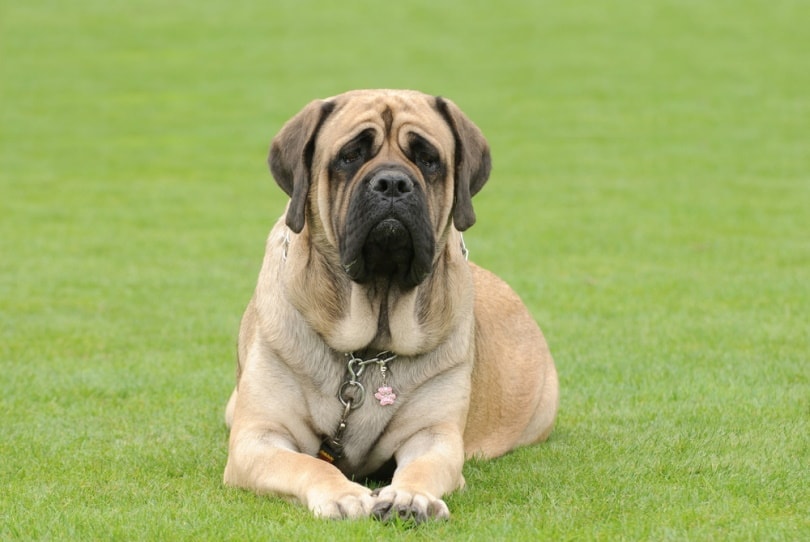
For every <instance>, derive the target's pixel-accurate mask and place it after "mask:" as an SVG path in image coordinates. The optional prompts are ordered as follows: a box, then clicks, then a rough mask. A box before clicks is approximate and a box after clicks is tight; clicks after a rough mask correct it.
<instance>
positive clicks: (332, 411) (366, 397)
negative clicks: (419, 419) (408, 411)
mask: <svg viewBox="0 0 810 542" xmlns="http://www.w3.org/2000/svg"><path fill="white" fill-rule="evenodd" d="M383 367H384V368H383ZM383 367H380V366H377V365H375V366H369V367H368V368H367V369H366V370H364V371H362V374H360V375H354V376H353V375H352V374H351V372H348V375H347V376H346V377H344V378H343V380H342V381H341V382H340V385H339V387H338V388H337V390H336V391H335V392H334V393H332V394H327V395H325V396H322V397H321V399H320V400H319V401H318V402H317V405H313V406H314V408H313V409H312V410H313V414H314V419H315V424H316V426H317V430H318V431H319V432H320V433H321V435H320V436H321V437H322V441H323V443H324V444H323V445H322V447H321V450H320V453H322V454H326V456H323V455H322V458H324V459H331V457H329V456H332V457H334V464H335V465H336V466H337V467H338V468H340V469H341V470H342V471H343V472H344V473H346V474H347V475H349V476H352V475H356V476H362V475H365V474H368V473H370V472H373V471H375V470H377V469H378V468H379V467H380V466H381V465H382V464H383V463H384V462H385V461H387V460H388V459H390V457H391V455H392V453H393V451H392V450H383V449H380V447H379V442H380V439H381V437H382V436H383V434H384V433H385V432H386V431H387V430H388V429H389V428H390V425H391V421H392V419H393V418H394V416H395V414H396V413H397V411H398V410H399V407H400V405H401V404H402V402H403V401H404V397H403V395H407V394H403V392H405V391H406V390H405V388H406V387H409V386H408V382H407V378H401V377H400V378H398V377H397V376H396V372H395V371H392V370H391V369H390V368H389V367H387V366H383ZM381 369H382V370H381ZM392 373H393V374H392Z"/></svg>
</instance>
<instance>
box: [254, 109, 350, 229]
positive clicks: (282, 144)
mask: <svg viewBox="0 0 810 542" xmlns="http://www.w3.org/2000/svg"><path fill="white" fill-rule="evenodd" d="M334 108H335V104H334V102H329V101H324V100H315V101H313V102H310V103H309V104H308V105H307V106H306V107H304V109H302V110H301V112H300V113H298V114H297V115H295V116H294V117H293V118H291V119H290V120H288V121H287V123H286V124H285V125H284V126H283V127H282V128H281V131H280V132H279V133H278V134H277V135H276V137H274V138H273V143H272V144H271V145H270V156H269V157H268V159H267V162H268V163H269V164H270V171H271V172H272V173H273V177H274V178H275V179H276V182H277V183H278V185H279V186H280V187H281V188H282V190H284V191H285V192H286V193H287V195H288V196H290V206H289V208H288V209H287V218H286V220H287V226H288V227H289V228H290V229H291V230H292V231H294V232H295V233H301V230H302V229H304V219H305V217H306V206H307V195H308V194H309V185H310V176H311V174H312V172H311V168H312V155H313V152H314V150H315V138H316V137H317V135H318V130H320V128H321V126H322V125H323V122H324V121H325V120H326V117H328V116H329V114H330V113H331V112H332V110H334Z"/></svg>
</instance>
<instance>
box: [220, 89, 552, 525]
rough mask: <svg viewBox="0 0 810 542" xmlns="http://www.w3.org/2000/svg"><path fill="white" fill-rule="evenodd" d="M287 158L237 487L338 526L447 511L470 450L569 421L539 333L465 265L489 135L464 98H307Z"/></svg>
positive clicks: (240, 412)
mask: <svg viewBox="0 0 810 542" xmlns="http://www.w3.org/2000/svg"><path fill="white" fill-rule="evenodd" d="M269 163H270V169H271V171H272V173H273V176H274V177H275V179H276V181H277V182H278V184H279V186H281V188H282V189H283V190H284V191H285V192H286V193H287V194H288V195H289V196H290V201H289V204H288V205H287V208H286V211H285V213H284V216H282V217H281V218H280V219H279V220H278V222H277V223H276V225H275V226H274V227H273V229H272V231H271V232H270V235H269V237H268V239H267V246H266V251H265V255H264V261H263V264H262V268H261V271H260V273H259V279H258V284H257V286H256V290H255V293H254V295H253V298H252V299H251V300H250V303H249V304H248V306H247V309H246V310H245V313H244V316H243V317H242V324H241V327H240V330H239V347H238V367H237V382H236V389H235V390H234V392H233V394H232V395H231V398H230V401H229V402H228V406H227V409H226V421H227V423H228V425H229V427H230V447H229V455H228V463H227V465H226V467H225V483H227V484H229V485H233V486H239V487H243V488H248V489H251V490H253V491H255V492H257V493H261V494H272V495H278V496H282V497H287V498H292V499H296V500H298V501H300V502H301V503H303V504H304V505H306V506H307V507H308V508H309V509H310V510H311V511H312V512H313V513H314V514H315V515H317V516H320V517H327V518H360V517H366V516H375V517H378V518H381V519H388V518H392V517H400V518H411V519H414V520H416V521H424V520H427V519H433V518H447V517H449V515H450V513H449V510H448V508H447V505H446V504H445V502H444V501H443V500H442V497H443V496H444V495H445V494H447V493H449V492H451V491H453V490H455V489H458V488H460V487H462V486H463V485H464V478H463V477H462V474H461V471H462V465H463V462H464V459H465V458H466V457H473V456H476V457H483V458H491V457H496V456H499V455H501V454H504V453H506V452H508V451H509V450H512V449H514V448H515V447H517V446H522V445H526V444H532V443H536V442H540V441H542V440H544V439H545V438H546V437H547V436H548V434H549V433H550V432H551V428H552V426H553V423H554V419H555V416H556V413H557V397H558V385H557V373H556V370H555V368H554V362H553V361H552V358H551V355H550V353H549V350H548V346H547V345H546V342H545V340H544V338H543V335H542V333H541V332H540V329H539V328H538V327H537V324H535V322H534V320H533V319H532V317H531V316H530V315H529V313H528V311H527V309H526V308H525V306H524V305H523V303H522V302H521V301H520V299H519V298H518V297H517V295H516V294H515V293H514V292H513V291H512V290H511V289H510V288H509V286H507V285H506V284H505V283H504V282H503V281H502V280H500V279H499V278H498V277H496V276H495V275H493V274H492V273H490V272H488V271H485V270H484V269H481V268H480V267H477V266H476V265H474V264H472V263H470V262H468V261H467V258H466V256H467V254H466V249H465V248H464V243H463V240H462V237H461V232H462V231H464V230H466V229H467V228H469V227H470V226H472V225H473V223H474V222H475V213H474V212H473V205H472V197H473V196H474V195H475V194H476V193H477V192H478V191H479V190H480V189H481V188H482V187H483V185H484V183H485V182H486V181H487V179H488V177H489V172H490V154H489V147H488V145H487V142H486V140H485V139H484V137H483V135H482V134H481V132H480V130H479V129H478V128H477V127H476V126H475V124H473V123H472V122H471V121H470V119H468V118H467V117H466V116H465V115H464V113H462V112H461V111H460V110H459V108H458V107H457V106H456V105H455V104H454V103H453V102H451V101H449V100H446V99H443V98H439V97H435V96H429V95H426V94H422V93H419V92H414V91H398V90H360V91H352V92H347V93H345V94H341V95H339V96H335V97H332V98H328V99H326V100H316V101H313V102H312V103H310V104H309V105H307V106H306V107H305V108H304V109H303V110H302V111H301V112H300V113H298V114H297V115H296V116H294V117H293V118H292V119H290V120H289V121H288V122H287V124H285V125H284V127H283V128H282V129H281V131H280V132H279V133H278V135H277V136H276V137H275V139H274V140H273V143H272V147H271V149H270V158H269ZM389 467H390V470H392V471H393V475H392V476H390V477H389V480H388V481H389V482H390V483H388V485H384V486H383V487H381V488H380V489H377V490H375V491H373V492H372V491H371V490H370V489H368V488H367V487H366V486H364V485H362V484H361V483H360V482H362V481H364V480H365V479H366V478H367V477H369V476H372V475H375V474H378V473H379V472H380V471H381V469H383V470H385V469H388V468H389Z"/></svg>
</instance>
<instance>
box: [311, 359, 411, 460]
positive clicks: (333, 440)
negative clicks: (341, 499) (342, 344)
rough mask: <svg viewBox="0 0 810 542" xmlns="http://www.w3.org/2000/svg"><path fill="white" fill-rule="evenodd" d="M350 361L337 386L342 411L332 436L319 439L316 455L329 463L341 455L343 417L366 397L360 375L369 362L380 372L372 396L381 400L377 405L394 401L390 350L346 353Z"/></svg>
mask: <svg viewBox="0 0 810 542" xmlns="http://www.w3.org/2000/svg"><path fill="white" fill-rule="evenodd" d="M345 356H346V357H347V358H349V361H348V362H347V363H346V377H345V379H344V380H343V384H341V385H340V388H339V389H338V399H339V400H340V404H341V405H343V414H342V415H341V417H340V421H339V422H338V426H337V429H335V432H334V433H333V435H332V436H331V437H326V438H324V439H323V441H322V442H321V447H320V449H319V450H318V457H319V458H320V459H323V460H324V461H326V462H328V463H334V462H335V461H337V460H338V459H340V458H341V457H343V449H344V445H343V441H342V438H343V433H344V432H345V431H346V421H347V420H348V418H349V414H351V412H352V411H353V410H356V409H358V408H360V406H361V405H362V404H363V403H364V402H365V400H366V388H365V387H364V386H363V384H362V383H361V382H360V380H359V378H360V376H361V375H362V374H363V372H365V369H366V367H367V366H369V365H377V366H378V367H379V368H380V373H381V374H382V380H383V381H382V386H380V387H379V388H377V393H375V394H374V398H375V399H377V400H378V401H379V402H380V406H388V405H393V404H394V402H395V401H396V399H397V395H396V394H395V393H394V390H393V388H392V387H391V386H389V385H388V364H389V363H390V362H392V361H394V360H395V359H396V357H397V355H396V354H394V353H392V352H387V351H386V352H380V353H379V354H377V355H376V356H375V357H373V358H370V359H363V358H359V357H357V356H356V355H355V354H354V352H351V353H349V354H345Z"/></svg>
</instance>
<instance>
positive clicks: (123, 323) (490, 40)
mask: <svg viewBox="0 0 810 542" xmlns="http://www.w3.org/2000/svg"><path fill="white" fill-rule="evenodd" d="M808 20H810V4H807V3H806V2H801V1H798V0H797V1H791V0H773V1H770V2H765V1H759V0H743V1H738V2H732V1H730V0H718V1H716V2H701V1H696V0H691V1H690V0H685V1H674V0H672V1H665V0H654V1H651V2H645V3H638V2H630V1H628V0H608V1H603V2H596V1H584V2H577V3H565V4H563V3H556V2H546V1H538V2H529V1H525V2H520V1H512V0H509V1H505V2H499V3H495V4H493V3H486V2H478V1H472V2H460V1H448V2H442V3H439V2H426V1H414V2H408V3H399V4H397V3H393V4H386V5H382V4H379V3H372V2H369V1H358V0H352V1H347V2H343V3H340V4H331V3H328V2H324V1H322V0H320V1H315V0H304V1H277V2H273V3H264V2H256V1H246V0H242V1H236V2H227V3H226V2H215V1H197V2H189V1H178V2H172V3H166V2H157V1H136V2H120V1H104V2H101V1H97V0H82V1H80V2H75V3H72V4H65V3H62V2H55V1H52V0H34V1H31V2H24V3H23V2H10V1H4V0H0V363H2V371H0V385H2V392H3V393H2V397H0V407H1V408H2V410H1V412H2V417H1V418H0V419H2V422H1V423H2V436H0V457H2V461H0V481H1V482H2V485H3V487H4V490H3V491H2V492H0V538H4V539H153V540H154V539H195V540H196V539H238V540H251V539H260V538H264V539H266V538H271V539H289V538H293V537H295V538H297V539H326V538H330V539H332V538H335V539H376V538H382V537H386V538H390V537H399V536H401V537H417V538H430V539H433V538H437V537H439V538H441V539H459V540H499V539H506V538H509V539H517V540H529V539H538V538H547V539H568V540H591V539H609V540H613V539H656V540H664V539H678V540H683V539H737V540H764V539H772V540H798V539H804V538H808V536H810V520H808V518H809V517H810V491H809V490H808V489H807V488H808V486H810V475H808V469H807V465H808V462H810V446H809V445H808V434H810V433H809V432H808V429H810V427H809V426H810V379H809V377H810V364H808V343H809V342H810V341H809V340H808V339H810V322H808V316H807V314H808V307H810V235H808V231H810V218H808V216H809V215H808V211H807V209H808V208H810V156H809V154H810V153H809V152H808V150H809V149H810V128H808V119H809V118H810V93H808V88H810V60H808V59H810V37H808V34H807V32H806V28H805V27H806V23H807V21H808ZM360 87H405V88H417V89H420V90H423V91H425V92H430V93H435V94H441V95H444V96H447V97H449V98H451V99H453V100H454V101H456V102H457V103H458V104H459V105H460V106H461V107H462V109H464V111H465V112H466V113H467V114H468V115H469V116H470V117H471V118H472V119H473V120H474V121H475V122H476V123H477V124H478V125H479V126H480V127H481V128H482V130H483V131H484V133H485V134H486V135H487V137H488V139H489V141H490V143H491V145H492V152H493V159H494V172H493V175H492V178H491V180H490V184H489V185H487V186H486V187H485V189H484V190H483V191H482V193H481V194H480V195H479V196H477V198H476V200H475V204H476V212H477V214H478V219H479V221H478V223H477V224H476V226H475V227H474V228H473V229H472V230H470V232H469V233H468V235H467V236H466V240H467V244H468V247H469V248H470V249H471V251H472V258H473V259H474V260H475V261H477V262H478V263H480V264H482V265H484V266H486V267H489V268H490V269H492V270H494V271H496V272H498V273H499V274H501V275H502V276H503V277H504V278H506V279H507V280H508V281H509V282H510V283H511V284H512V285H513V286H514V287H515V288H516V289H517V290H518V292H519V293H520V294H521V295H522V297H523V298H524V300H525V301H526V302H527V304H528V305H529V307H530V309H531V310H532V312H533V314H534V315H535V317H536V319H537V320H538V322H539V323H540V325H541V327H543V329H544V331H545V332H546V335H547V337H548V339H549V341H550V343H551V346H552V351H553V353H554V355H555V358H556V361H557V365H558V369H559V371H560V376H561V385H562V404H561V411H560V417H559V423H558V427H557V430H556V432H555V433H554V435H553V437H552V438H551V440H550V441H549V443H547V444H546V445H543V446H539V447H535V448H531V449H525V450H521V451H519V452H516V453H514V454H511V455H509V456H507V457H505V458H503V459H500V460H498V461H494V462H490V463H478V462H475V463H470V464H468V466H467V467H466V469H465V476H466V478H467V481H468V485H469V488H468V490H467V491H465V492H462V493H458V494H455V495H453V496H451V497H450V498H449V499H448V503H449V505H450V508H451V512H452V513H453V519H452V520H451V521H450V522H449V523H446V524H439V525H428V526H423V527H421V528H419V529H416V530H408V529H406V528H403V527H401V526H396V525H379V524H377V523H374V522H356V523H326V522H319V521H315V520H312V519H310V518H309V516H308V514H307V513H306V511H304V510H301V509H300V508H298V507H295V506H292V505H289V504H286V503H283V502H281V501H277V500H273V499H267V498H260V497H255V496H253V495H251V494H249V493H245V492H240V491H235V490H229V489H225V488H224V487H222V486H221V483H220V480H221V473H222V468H223V467H224V461H225V456H226V433H225V429H224V426H223V424H222V421H221V419H222V418H221V415H222V408H223V406H224V402H225V400H226V399H227V396H228V393H229V391H230V388H231V386H232V383H233V363H234V347H235V340H236V332H237V326H238V320H239V317H240V315H241V311H242V309H243V307H244V305H245V303H246V302H247V300H248V299H249V297H250V295H251V292H252V288H253V286H254V283H255V280H256V273H257V271H258V266H259V264H260V261H261V256H262V250H263V242H264V237H265V235H266V233H267V231H268V230H269V228H270V226H271V224H272V223H273V221H274V219H275V218H276V217H277V216H278V214H279V213H280V212H281V210H282V208H283V204H284V197H283V196H284V195H283V193H282V192H281V191H280V190H279V189H278V188H277V187H276V186H275V184H274V182H273V181H272V179H271V177H270V175H269V173H268V172H267V169H266V165H265V159H266V152H267V147H268V143H269V140H270V138H271V137H272V136H273V134H274V133H275V132H276V131H277V130H278V128H279V127H280V126H281V124H282V123H283V122H284V121H285V120H286V119H287V118H289V117H290V116H291V115H293V114H294V113H295V112H297V111H298V110H299V109H300V108H301V107H302V106H303V105H304V104H305V103H307V102H308V101H309V100H310V99H313V98H316V97H325V96H329V95H333V94H336V93H339V92H342V91H344V90H347V89H350V88H360Z"/></svg>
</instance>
